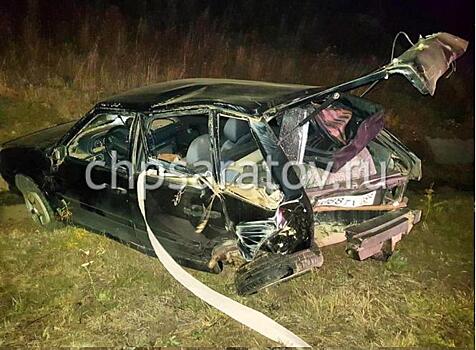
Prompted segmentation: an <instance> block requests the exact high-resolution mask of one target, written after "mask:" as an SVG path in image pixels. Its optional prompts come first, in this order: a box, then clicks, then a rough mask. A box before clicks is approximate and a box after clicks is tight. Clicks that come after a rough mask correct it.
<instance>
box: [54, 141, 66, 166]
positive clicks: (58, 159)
mask: <svg viewBox="0 0 476 350" xmlns="http://www.w3.org/2000/svg"><path fill="white" fill-rule="evenodd" d="M67 153H68V151H67V149H66V147H65V146H63V145H60V146H57V147H55V148H53V151H52V152H51V155H50V159H51V163H52V166H53V168H57V167H58V166H59V165H61V163H63V160H64V158H65V157H66V155H67Z"/></svg>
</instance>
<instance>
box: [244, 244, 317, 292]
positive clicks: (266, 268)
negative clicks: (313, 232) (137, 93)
mask: <svg viewBox="0 0 476 350" xmlns="http://www.w3.org/2000/svg"><path fill="white" fill-rule="evenodd" d="M323 262H324V259H323V257H322V254H321V252H320V251H319V250H318V249H316V251H312V250H310V249H306V250H302V251H299V252H297V253H294V254H290V255H280V254H270V253H265V254H263V255H261V256H260V257H257V258H256V259H254V260H253V261H251V262H249V263H247V264H245V265H243V266H241V267H240V268H239V269H238V271H237V272H236V277H235V286H236V290H237V292H238V294H240V295H250V294H254V293H256V292H258V291H259V290H260V289H264V288H267V287H270V286H272V285H273V284H276V283H280V282H283V281H286V280H288V279H291V278H293V277H297V276H299V275H301V274H303V273H305V272H307V271H309V270H311V269H313V268H318V267H321V266H322V263H323Z"/></svg>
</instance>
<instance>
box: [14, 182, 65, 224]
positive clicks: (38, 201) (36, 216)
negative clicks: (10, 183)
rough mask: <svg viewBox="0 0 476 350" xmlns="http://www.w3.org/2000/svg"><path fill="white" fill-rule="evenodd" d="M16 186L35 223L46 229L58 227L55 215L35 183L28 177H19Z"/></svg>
mask: <svg viewBox="0 0 476 350" xmlns="http://www.w3.org/2000/svg"><path fill="white" fill-rule="evenodd" d="M15 185H16V187H17V188H18V189H19V190H20V192H21V193H22V195H23V198H24V200H25V205H26V208H27V211H28V213H29V214H30V217H31V218H32V219H33V221H34V222H35V223H36V224H37V225H39V226H42V227H44V228H46V229H54V228H55V227H57V222H56V221H55V213H54V211H53V209H52V208H51V205H50V204H49V203H48V200H47V199H46V197H45V195H44V194H43V192H42V191H41V190H40V189H39V187H38V186H37V185H36V184H35V182H34V181H33V180H32V179H31V178H29V177H27V176H24V175H17V176H15Z"/></svg>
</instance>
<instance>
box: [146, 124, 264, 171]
mask: <svg viewBox="0 0 476 350" xmlns="http://www.w3.org/2000/svg"><path fill="white" fill-rule="evenodd" d="M146 137H147V145H148V151H149V159H151V160H161V161H165V162H170V163H172V162H177V163H179V164H181V165H186V166H188V167H192V168H194V167H195V166H196V165H197V164H198V163H204V162H208V163H211V153H210V150H211V144H210V135H209V133H208V116H207V115H192V116H180V117H167V118H156V119H152V120H151V121H149V123H148V131H147V136H146ZM255 150H257V146H256V143H255V141H254V140H253V138H252V136H251V131H250V127H249V125H248V122H247V121H245V120H239V119H234V118H224V117H222V118H221V121H220V151H221V152H220V153H221V157H222V161H223V162H225V163H230V162H233V161H236V160H239V159H240V158H243V157H244V156H246V155H248V154H250V153H252V152H254V151H255Z"/></svg>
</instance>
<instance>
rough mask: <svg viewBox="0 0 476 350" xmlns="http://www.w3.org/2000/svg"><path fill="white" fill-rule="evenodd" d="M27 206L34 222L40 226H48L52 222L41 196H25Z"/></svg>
mask: <svg viewBox="0 0 476 350" xmlns="http://www.w3.org/2000/svg"><path fill="white" fill-rule="evenodd" d="M24 197H25V204H26V208H27V209H28V212H29V213H30V215H31V218H32V219H33V221H35V222H36V223H37V224H40V225H46V224H48V223H49V222H50V216H49V214H48V209H46V206H45V203H44V202H43V201H42V200H41V198H40V196H39V195H38V194H37V193H35V192H28V193H27V194H25V195H24Z"/></svg>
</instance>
